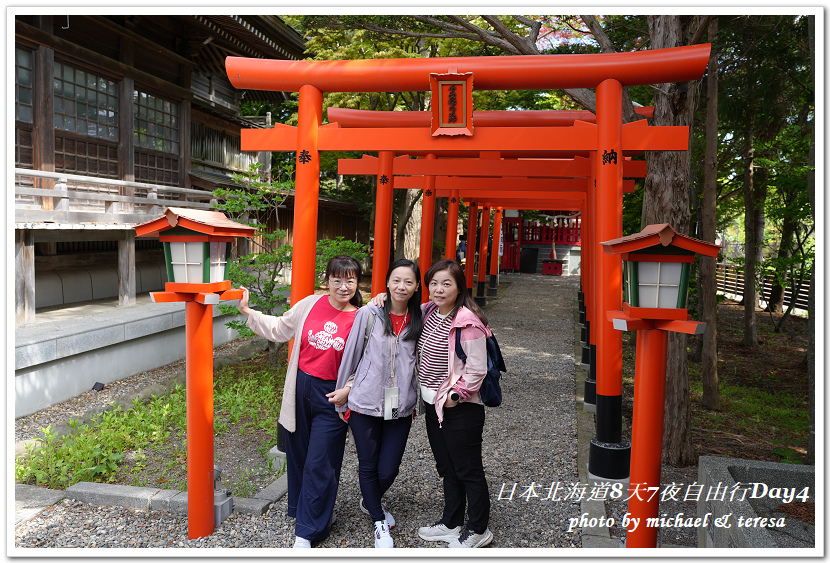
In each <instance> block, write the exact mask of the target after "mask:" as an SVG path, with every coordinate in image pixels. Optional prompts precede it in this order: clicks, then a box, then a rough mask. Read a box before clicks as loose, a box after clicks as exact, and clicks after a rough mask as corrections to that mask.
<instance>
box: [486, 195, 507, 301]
mask: <svg viewBox="0 0 830 563" xmlns="http://www.w3.org/2000/svg"><path fill="white" fill-rule="evenodd" d="M503 214H504V210H503V209H502V208H500V207H499V208H498V209H496V218H495V219H494V220H493V248H492V249H491V250H490V256H491V258H490V287H488V288H487V296H488V297H496V296H498V291H499V290H498V287H497V281H498V279H499V248H500V246H501V245H500V244H499V242H500V241H501V216H502V215H503Z"/></svg>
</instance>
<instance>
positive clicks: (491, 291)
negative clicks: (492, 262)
mask: <svg viewBox="0 0 830 563" xmlns="http://www.w3.org/2000/svg"><path fill="white" fill-rule="evenodd" d="M497 278H498V276H496V275H494V274H490V286H489V287H488V288H487V297H496V296H497V295H498V294H499V288H498V287H497V286H496V281H497Z"/></svg>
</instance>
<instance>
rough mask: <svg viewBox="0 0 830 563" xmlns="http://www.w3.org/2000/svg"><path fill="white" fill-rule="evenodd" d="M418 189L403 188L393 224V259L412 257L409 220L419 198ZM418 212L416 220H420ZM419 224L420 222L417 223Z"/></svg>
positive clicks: (419, 192)
mask: <svg viewBox="0 0 830 563" xmlns="http://www.w3.org/2000/svg"><path fill="white" fill-rule="evenodd" d="M420 194H421V191H420V190H404V194H403V196H402V197H401V200H400V204H399V207H398V221H397V223H396V224H395V256H394V258H395V260H400V259H401V258H410V259H411V258H412V254H411V253H412V236H413V235H412V228H411V227H410V226H409V225H410V220H411V219H412V216H413V211H414V209H415V207H416V206H417V203H418V200H419V199H420ZM420 218H421V216H420V214H418V221H420ZM419 224H420V223H419Z"/></svg>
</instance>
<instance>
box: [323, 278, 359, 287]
mask: <svg viewBox="0 0 830 563" xmlns="http://www.w3.org/2000/svg"><path fill="white" fill-rule="evenodd" d="M329 283H330V284H331V286H332V287H333V288H334V289H337V288H340V287H343V286H344V285H345V286H346V287H348V288H349V289H352V288H354V287H357V280H356V279H354V278H352V279H348V280H338V279H330V280H329Z"/></svg>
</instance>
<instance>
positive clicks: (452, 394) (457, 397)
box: [450, 391, 461, 403]
mask: <svg viewBox="0 0 830 563" xmlns="http://www.w3.org/2000/svg"><path fill="white" fill-rule="evenodd" d="M460 399H461V396H460V395H459V394H458V393H456V392H455V391H450V400H453V401H455V402H456V403H457V402H459V400H460Z"/></svg>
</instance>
